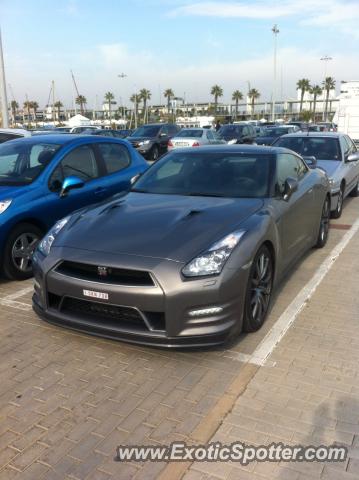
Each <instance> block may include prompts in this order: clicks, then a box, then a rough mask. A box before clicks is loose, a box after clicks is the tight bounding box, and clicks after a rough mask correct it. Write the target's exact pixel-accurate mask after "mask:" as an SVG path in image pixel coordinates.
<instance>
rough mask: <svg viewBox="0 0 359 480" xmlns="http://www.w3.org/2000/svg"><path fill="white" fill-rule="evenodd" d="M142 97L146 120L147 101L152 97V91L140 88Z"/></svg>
mask: <svg viewBox="0 0 359 480" xmlns="http://www.w3.org/2000/svg"><path fill="white" fill-rule="evenodd" d="M140 97H141V100H142V102H143V121H144V122H145V121H146V113H147V102H148V100H150V99H151V92H150V91H149V90H147V89H146V88H142V90H140Z"/></svg>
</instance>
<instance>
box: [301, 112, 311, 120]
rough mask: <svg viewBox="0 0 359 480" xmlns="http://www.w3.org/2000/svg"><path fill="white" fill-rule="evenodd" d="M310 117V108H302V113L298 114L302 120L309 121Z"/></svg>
mask: <svg viewBox="0 0 359 480" xmlns="http://www.w3.org/2000/svg"><path fill="white" fill-rule="evenodd" d="M311 118H312V112H311V111H310V110H302V113H301V114H300V119H301V120H303V122H309V120H310V119H311Z"/></svg>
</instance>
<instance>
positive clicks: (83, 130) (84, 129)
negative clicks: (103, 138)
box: [70, 125, 101, 133]
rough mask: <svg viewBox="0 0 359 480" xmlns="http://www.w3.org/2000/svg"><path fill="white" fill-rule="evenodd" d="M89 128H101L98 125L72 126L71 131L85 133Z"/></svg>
mask: <svg viewBox="0 0 359 480" xmlns="http://www.w3.org/2000/svg"><path fill="white" fill-rule="evenodd" d="M86 130H87V131H88V130H101V127H99V126H98V125H82V126H81V127H72V128H71V130H70V133H84V132H85V131H86Z"/></svg>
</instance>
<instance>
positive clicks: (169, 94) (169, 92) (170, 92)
mask: <svg viewBox="0 0 359 480" xmlns="http://www.w3.org/2000/svg"><path fill="white" fill-rule="evenodd" d="M164 96H165V98H167V113H168V115H169V114H170V105H171V98H173V97H174V96H175V94H174V93H173V90H172V88H167V89H166V90H165V93H164Z"/></svg>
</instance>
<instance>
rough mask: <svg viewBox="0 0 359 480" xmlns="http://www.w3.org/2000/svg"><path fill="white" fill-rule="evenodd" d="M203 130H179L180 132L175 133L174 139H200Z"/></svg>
mask: <svg viewBox="0 0 359 480" xmlns="http://www.w3.org/2000/svg"><path fill="white" fill-rule="evenodd" d="M202 134H203V130H200V129H198V128H196V129H194V128H186V129H184V130H181V131H180V132H178V133H177V135H176V137H182V138H200V137H202Z"/></svg>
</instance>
